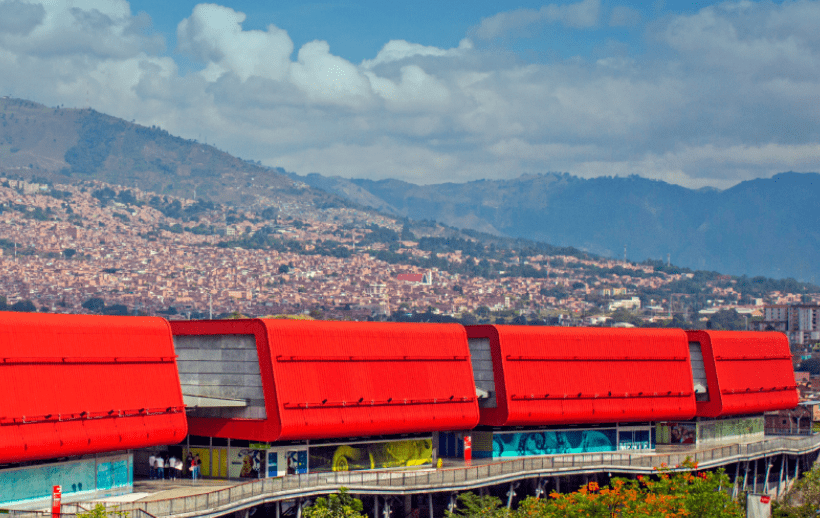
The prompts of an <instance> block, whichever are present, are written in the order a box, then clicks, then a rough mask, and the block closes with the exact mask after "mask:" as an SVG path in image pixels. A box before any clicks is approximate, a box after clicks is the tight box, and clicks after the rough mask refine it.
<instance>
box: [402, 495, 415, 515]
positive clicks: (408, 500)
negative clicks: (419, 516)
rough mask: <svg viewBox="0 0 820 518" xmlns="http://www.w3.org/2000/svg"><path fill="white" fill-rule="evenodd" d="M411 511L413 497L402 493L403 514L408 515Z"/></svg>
mask: <svg viewBox="0 0 820 518" xmlns="http://www.w3.org/2000/svg"><path fill="white" fill-rule="evenodd" d="M412 513H413V497H412V496H410V495H404V516H410V515H411V514H412Z"/></svg>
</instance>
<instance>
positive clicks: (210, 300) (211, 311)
mask: <svg viewBox="0 0 820 518" xmlns="http://www.w3.org/2000/svg"><path fill="white" fill-rule="evenodd" d="M213 319H214V304H213V296H212V295H208V320H213Z"/></svg>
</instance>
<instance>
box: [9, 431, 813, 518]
mask: <svg viewBox="0 0 820 518" xmlns="http://www.w3.org/2000/svg"><path fill="white" fill-rule="evenodd" d="M818 450H820V435H813V436H809V437H802V438H791V437H783V438H776V439H767V440H764V441H760V442H753V443H748V444H730V445H724V446H717V447H714V448H704V449H698V450H692V451H688V452H677V453H669V454H659V453H652V454H648V453H637V452H618V453H584V454H574V455H552V456H543V457H526V458H517V459H511V460H501V461H499V460H491V461H490V460H482V461H473V463H472V464H471V465H466V464H465V463H464V462H459V461H449V462H447V463H446V464H445V466H444V467H443V468H442V469H416V470H391V471H359V472H336V473H311V474H306V475H289V476H286V477H280V478H269V479H263V480H255V481H251V482H232V481H224V480H223V481H217V480H206V481H197V482H192V481H189V480H184V481H176V482H168V481H143V482H137V483H136V484H135V492H137V493H144V495H145V496H142V497H140V499H139V500H136V501H133V502H119V503H115V502H106V503H105V505H106V506H107V507H112V508H113V507H117V508H118V510H120V511H126V512H128V513H129V517H131V518H151V517H157V518H165V517H168V518H195V517H216V516H221V515H225V514H228V513H231V512H236V511H243V510H246V509H249V508H251V507H255V506H258V505H263V504H267V503H273V502H278V501H284V500H297V499H302V498H309V497H313V496H316V495H322V494H327V493H331V492H334V491H336V490H338V488H339V487H342V486H343V487H346V488H348V489H349V490H350V492H351V493H352V494H356V495H384V496H399V495H413V494H426V493H440V492H458V491H468V490H473V489H477V488H480V487H486V486H491V485H497V484H504V483H513V482H517V481H521V480H525V479H535V478H550V477H563V476H568V475H593V474H595V473H612V474H651V473H653V472H654V471H655V469H656V468H658V467H660V466H662V465H666V466H669V467H673V468H674V467H675V466H677V465H680V464H682V463H683V462H684V461H685V460H686V459H687V458H689V459H691V460H693V461H695V462H697V463H698V468H699V469H714V468H718V467H721V466H727V465H731V464H736V463H742V462H750V461H758V460H760V459H767V458H768V459H771V458H776V457H781V458H795V457H797V458H800V457H801V456H805V455H808V454H811V453H814V452H817V451H818ZM135 496H137V495H135ZM84 507H93V503H92V502H88V503H87V505H84ZM66 514H67V513H65V512H64V513H63V515H64V516H66ZM12 515H17V516H18V517H19V518H34V517H35V516H41V515H38V513H32V512H15V511H12ZM12 518H13V517H12ZM66 518H71V516H70V514H69V516H66Z"/></svg>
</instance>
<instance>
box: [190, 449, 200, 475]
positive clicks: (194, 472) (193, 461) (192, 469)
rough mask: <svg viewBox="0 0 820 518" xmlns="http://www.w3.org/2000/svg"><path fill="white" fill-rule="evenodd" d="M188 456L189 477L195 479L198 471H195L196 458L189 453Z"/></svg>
mask: <svg viewBox="0 0 820 518" xmlns="http://www.w3.org/2000/svg"><path fill="white" fill-rule="evenodd" d="M188 458H189V459H190V460H191V479H192V480H196V479H197V478H198V475H199V473H197V471H198V470H197V465H196V459H195V458H194V456H193V455H191V454H190V453H189V454H188Z"/></svg>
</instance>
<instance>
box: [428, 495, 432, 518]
mask: <svg viewBox="0 0 820 518" xmlns="http://www.w3.org/2000/svg"><path fill="white" fill-rule="evenodd" d="M427 505H428V507H429V508H430V518H433V493H427Z"/></svg>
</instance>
